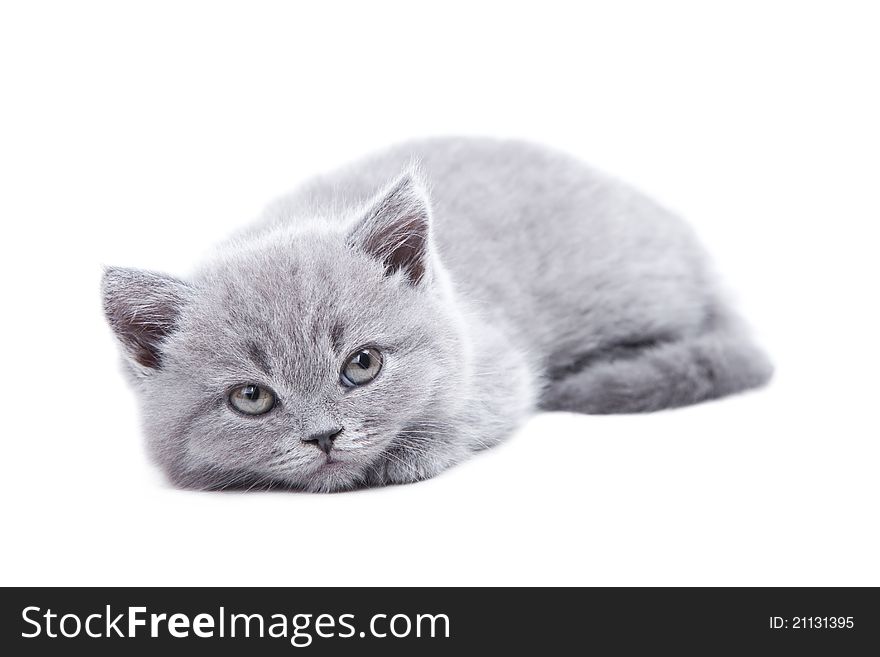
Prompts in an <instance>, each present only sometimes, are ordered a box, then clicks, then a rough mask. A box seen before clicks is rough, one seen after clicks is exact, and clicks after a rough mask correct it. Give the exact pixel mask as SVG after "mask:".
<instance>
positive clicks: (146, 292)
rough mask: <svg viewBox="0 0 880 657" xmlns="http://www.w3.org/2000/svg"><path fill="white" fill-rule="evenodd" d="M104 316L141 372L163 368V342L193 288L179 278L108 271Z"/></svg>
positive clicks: (127, 354) (122, 269)
mask: <svg viewBox="0 0 880 657" xmlns="http://www.w3.org/2000/svg"><path fill="white" fill-rule="evenodd" d="M101 291H102V293H103V296H104V314H105V315H106V316H107V321H108V322H109V323H110V326H111V327H112V328H113V331H114V332H115V333H116V337H118V338H119V340H120V342H122V346H123V347H124V350H125V354H126V356H128V358H129V359H131V360H132V361H133V362H134V363H135V364H136V365H137V366H139V367H136V369H138V370H139V371H140V372H142V373H144V374H148V373H149V372H150V371H151V370H157V369H159V368H160V367H161V365H162V354H161V351H160V349H161V345H162V340H163V339H164V338H165V337H166V336H168V335H169V334H170V333H171V332H172V331H173V330H174V327H175V325H176V323H177V318H178V315H179V314H180V309H181V308H182V307H183V305H184V304H185V303H186V302H187V300H188V299H189V298H190V296H191V294H192V288H191V287H190V286H189V285H187V284H186V283H184V282H183V281H179V280H177V279H176V278H172V277H170V276H165V275H164V274H157V273H154V272H149V271H142V270H139V269H124V268H121V267H108V268H107V269H106V270H105V271H104V278H103V280H102V282H101Z"/></svg>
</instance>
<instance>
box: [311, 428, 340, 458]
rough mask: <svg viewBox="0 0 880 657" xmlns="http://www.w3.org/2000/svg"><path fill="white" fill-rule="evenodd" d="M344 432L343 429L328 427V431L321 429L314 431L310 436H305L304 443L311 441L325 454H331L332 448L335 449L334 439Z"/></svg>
mask: <svg viewBox="0 0 880 657" xmlns="http://www.w3.org/2000/svg"><path fill="white" fill-rule="evenodd" d="M341 433H342V429H341V428H340V429H328V430H327V431H319V432H317V433H313V434H312V435H311V436H309V437H308V438H303V442H304V443H310V444H312V445H314V446H315V447H317V448H318V449H320V450H321V451H322V452H324V453H325V454H329V453H330V450H331V449H333V441H334V440H336V436H338V435H339V434H341Z"/></svg>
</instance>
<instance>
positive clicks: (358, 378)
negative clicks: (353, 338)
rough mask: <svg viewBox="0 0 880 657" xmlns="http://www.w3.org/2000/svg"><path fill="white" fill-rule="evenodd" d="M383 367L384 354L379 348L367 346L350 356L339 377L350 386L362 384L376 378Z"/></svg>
mask: <svg viewBox="0 0 880 657" xmlns="http://www.w3.org/2000/svg"><path fill="white" fill-rule="evenodd" d="M381 369H382V354H380V353H379V350H378V349H373V348H372V347H366V348H364V349H358V350H357V351H356V352H354V353H353V354H352V355H351V356H349V357H348V362H347V363H346V364H345V367H343V368H342V373H341V374H340V375H339V378H340V379H341V380H342V383H344V384H345V385H347V386H349V387H353V386H362V385H363V384H365V383H369V382H370V381H372V380H373V379H375V378H376V375H377V374H379V370H381Z"/></svg>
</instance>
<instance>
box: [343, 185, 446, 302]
mask: <svg viewBox="0 0 880 657" xmlns="http://www.w3.org/2000/svg"><path fill="white" fill-rule="evenodd" d="M430 223H431V208H430V202H429V200H428V193H427V190H426V189H425V186H424V183H423V182H422V180H421V178H420V177H419V175H418V174H417V173H416V172H414V171H410V172H407V173H404V174H403V175H402V176H400V177H399V178H398V179H397V180H396V181H394V182H393V183H392V184H391V185H389V186H388V187H387V188H386V189H385V191H383V192H382V193H380V194H379V195H378V196H377V197H376V198H375V199H374V200H373V201H372V202H371V203H370V206H369V209H368V210H367V211H366V214H365V215H364V216H363V217H362V218H361V219H359V220H358V221H356V222H355V224H354V226H353V227H352V228H351V230H350V232H349V234H348V243H349V245H351V246H353V247H356V248H360V249H362V250H364V251H365V252H366V253H367V254H369V255H370V256H372V257H374V258H376V259H378V260H380V261H381V262H382V263H383V264H384V265H385V271H386V273H387V274H389V275H391V274H393V273H395V272H397V271H401V272H403V273H404V275H405V276H406V278H407V280H408V281H409V282H410V283H412V284H413V285H418V284H419V283H420V282H421V281H422V280H423V279H425V278H426V276H427V274H429V271H428V269H429V238H430Z"/></svg>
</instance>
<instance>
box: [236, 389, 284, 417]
mask: <svg viewBox="0 0 880 657" xmlns="http://www.w3.org/2000/svg"><path fill="white" fill-rule="evenodd" d="M229 405H230V406H232V408H234V409H235V410H237V411H238V412H239V413H244V414H245V415H262V414H263V413H268V412H269V411H271V410H272V407H273V406H275V394H274V393H273V392H272V391H271V390H269V388H263V387H261V386H258V385H254V384H253V383H248V384H247V385H243V386H238V387H237V388H233V389H232V391H231V392H230V393H229Z"/></svg>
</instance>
